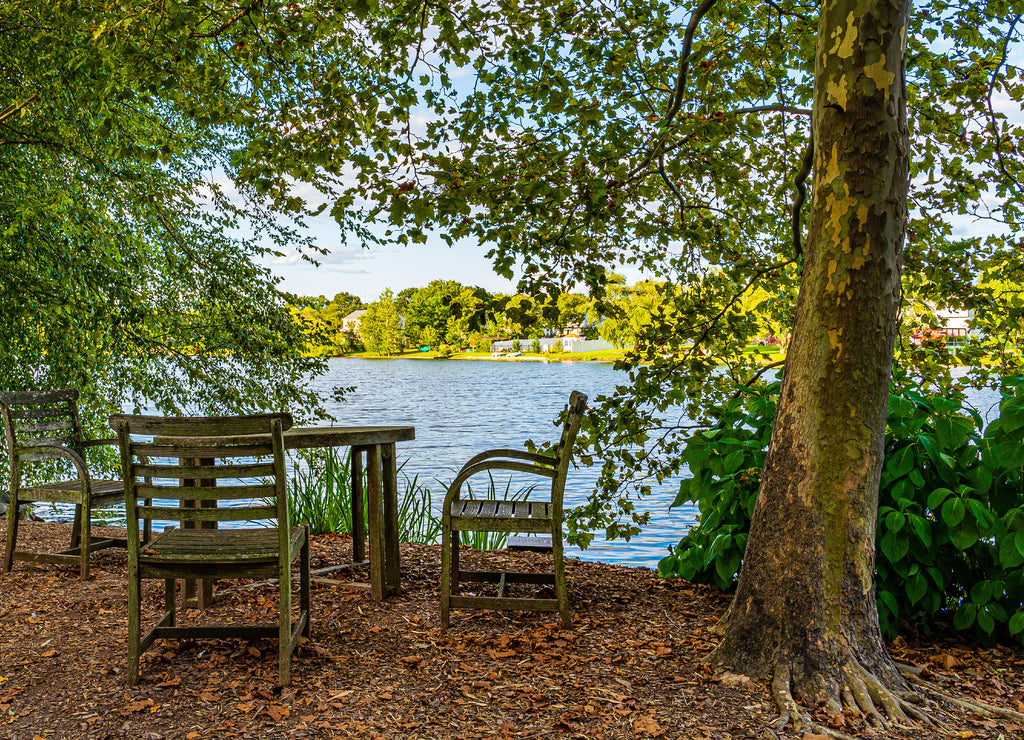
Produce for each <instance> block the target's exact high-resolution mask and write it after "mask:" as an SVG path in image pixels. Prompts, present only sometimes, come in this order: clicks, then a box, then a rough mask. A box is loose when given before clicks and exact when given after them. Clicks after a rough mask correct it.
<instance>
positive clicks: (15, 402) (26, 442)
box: [0, 390, 148, 581]
mask: <svg viewBox="0 0 1024 740" xmlns="http://www.w3.org/2000/svg"><path fill="white" fill-rule="evenodd" d="M77 401H78V391H77V390H60V391H41V392H37V391H20V392H17V391H8V392H0V414H2V416H3V422H4V436H5V437H6V438H7V455H8V459H9V460H10V466H11V468H10V473H11V478H10V501H9V503H8V506H7V545H6V547H5V548H4V563H3V566H4V572H5V573H8V572H10V570H11V568H12V567H13V566H14V561H15V560H27V561H30V562H36V563H62V564H68V565H78V566H79V573H80V575H81V578H82V580H83V581H84V580H86V579H87V578H88V577H89V555H90V554H91V553H93V552H95V551H96V550H100V549H103V548H105V547H111V546H119V547H124V546H125V544H126V543H125V540H124V539H123V538H114V539H110V538H106V539H99V538H93V537H92V529H91V524H92V512H93V509H96V508H99V507H103V506H109V505H120V504H123V503H124V485H123V484H122V483H121V481H119V480H105V479H104V480H101V479H98V478H93V477H92V475H90V473H89V466H88V464H87V462H86V450H87V449H89V448H93V447H97V446H100V445H114V444H117V440H116V439H96V440H83V439H82V427H81V424H80V423H79V419H78V405H77V403H76V402H77ZM60 460H67V461H70V463H71V466H72V467H73V468H74V471H75V474H76V475H75V477H73V478H71V479H70V480H58V481H56V482H53V483H44V484H40V485H31V486H30V485H24V481H23V478H24V477H25V473H26V468H27V465H26V464H31V463H36V462H40V461H45V463H46V464H48V465H49V466H51V467H53V466H54V462H55V461H60ZM46 472H49V471H46ZM58 477H59V476H58ZM65 477H66V476H65ZM37 501H38V502H44V503H50V504H55V503H65V504H74V506H75V521H74V526H73V527H72V529H71V545H70V547H69V549H67V550H63V551H60V552H56V553H53V552H50V553H43V552H32V551H28V550H19V549H18V547H17V542H18V509H19V507H21V506H23V505H25V504H28V503H32V502H37ZM147 531H148V530H147Z"/></svg>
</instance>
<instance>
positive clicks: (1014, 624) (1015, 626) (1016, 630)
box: [1009, 609, 1024, 635]
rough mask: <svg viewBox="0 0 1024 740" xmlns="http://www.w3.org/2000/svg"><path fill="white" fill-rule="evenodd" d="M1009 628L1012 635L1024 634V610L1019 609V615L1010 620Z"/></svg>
mask: <svg viewBox="0 0 1024 740" xmlns="http://www.w3.org/2000/svg"><path fill="white" fill-rule="evenodd" d="M1009 628H1010V634H1011V635H1017V634H1020V633H1021V632H1024V609H1018V610H1017V613H1016V614H1014V615H1013V616H1012V617H1011V618H1010V624H1009Z"/></svg>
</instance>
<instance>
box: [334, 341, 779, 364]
mask: <svg viewBox="0 0 1024 740" xmlns="http://www.w3.org/2000/svg"><path fill="white" fill-rule="evenodd" d="M628 351H629V350H626V349H605V350H597V351H594V352H541V353H535V352H474V351H466V352H452V353H445V352H439V351H437V350H431V351H429V352H423V351H421V350H419V349H406V350H401V351H398V352H393V353H392V354H389V355H379V354H377V353H375V352H346V353H340V354H331V355H322V356H323V357H326V359H339V358H340V359H360V360H470V361H480V360H484V361H490V362H544V363H551V362H569V363H571V362H619V361H622V360H624V359H625V358H626V354H627V353H628ZM745 353H746V354H756V353H761V354H762V355H763V356H764V358H763V359H764V361H765V362H776V361H778V360H781V359H784V358H785V354H783V353H782V352H780V351H779V348H778V347H761V346H757V345H752V346H750V347H748V348H747V349H746V350H745Z"/></svg>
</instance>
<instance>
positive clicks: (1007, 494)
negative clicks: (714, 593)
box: [659, 375, 1024, 639]
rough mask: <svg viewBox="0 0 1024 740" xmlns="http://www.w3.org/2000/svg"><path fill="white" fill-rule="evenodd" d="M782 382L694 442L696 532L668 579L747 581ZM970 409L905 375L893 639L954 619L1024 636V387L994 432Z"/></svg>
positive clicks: (897, 436) (746, 399) (889, 525)
mask: <svg viewBox="0 0 1024 740" xmlns="http://www.w3.org/2000/svg"><path fill="white" fill-rule="evenodd" d="M778 390H779V384H778V383H772V384H765V385H760V386H757V387H743V388H740V389H739V393H738V395H737V396H736V397H735V398H734V399H733V400H732V401H730V402H729V403H728V404H726V405H725V406H721V407H717V408H716V409H715V415H716V417H717V422H716V423H715V425H714V426H713V427H712V428H711V429H710V430H708V431H705V432H701V433H698V434H697V435H695V436H694V437H692V438H691V439H690V440H689V441H688V442H687V444H686V447H685V449H684V451H683V460H684V462H685V463H686V464H687V465H688V466H689V469H690V473H691V475H692V477H691V478H688V479H686V480H684V481H683V482H682V484H681V485H680V490H679V495H678V496H677V497H676V501H675V505H676V506H678V505H680V504H683V503H687V502H692V503H696V504H697V506H698V508H699V511H700V515H699V517H698V521H697V525H696V526H695V527H694V528H693V529H692V530H690V532H689V533H688V534H687V535H686V536H685V537H684V538H683V539H682V541H681V542H680V543H679V545H678V546H677V547H676V548H675V550H674V551H673V552H672V554H670V555H669V556H668V557H666V558H664V559H663V560H662V561H661V563H660V565H659V573H660V574H661V575H662V576H666V577H671V576H681V577H683V578H685V579H687V580H691V581H696V582H700V583H710V584H713V585H715V586H717V587H718V588H721V589H727V588H730V587H731V586H732V585H733V584H734V583H735V580H736V576H737V574H738V572H739V567H740V563H741V560H742V556H743V551H744V548H745V546H746V540H747V532H748V531H749V527H750V517H751V514H752V512H753V509H754V502H755V499H756V497H757V490H758V485H759V482H760V471H761V467H762V466H763V464H764V459H765V452H766V450H767V447H768V442H769V439H770V437H771V426H772V421H773V419H774V415H775V399H776V397H777V394H778ZM983 426H984V424H983V421H982V419H981V417H980V416H979V415H978V413H977V412H976V411H974V410H973V409H970V408H966V407H965V406H964V405H963V404H962V403H961V401H959V400H957V399H955V398H950V397H946V396H943V395H933V394H928V393H926V392H924V391H922V390H921V389H920V387H918V386H917V385H916V384H914V383H912V382H911V381H910V379H909V378H907V377H905V376H899V375H898V376H897V378H896V380H895V381H894V391H893V394H892V395H891V396H890V399H889V419H888V427H887V430H886V443H885V464H884V468H883V471H882V479H881V486H880V491H879V509H878V529H877V533H876V548H877V550H876V580H875V583H876V592H877V602H878V612H879V617H880V619H881V624H882V630H883V632H884V633H885V634H886V636H888V637H890V638H891V637H894V636H895V635H896V634H897V633H898V632H899V631H900V629H901V628H905V627H916V628H921V629H929V628H932V627H934V626H935V625H936V624H937V623H938V622H942V623H948V622H949V620H950V619H952V623H953V626H954V627H955V628H956V629H958V630H966V629H974V630H975V631H976V632H977V633H978V635H979V636H980V637H982V638H983V639H989V638H991V637H992V636H993V635H994V634H995V633H996V632H997V631H1001V630H1003V629H1005V630H1006V631H1008V632H1009V633H1010V634H1012V635H1017V636H1018V637H1020V636H1024V378H1006V379H1004V391H1003V400H1002V402H1001V404H1000V415H999V417H998V418H997V419H995V420H993V421H992V422H991V423H990V424H989V425H988V427H987V428H983Z"/></svg>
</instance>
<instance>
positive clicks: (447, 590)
mask: <svg viewBox="0 0 1024 740" xmlns="http://www.w3.org/2000/svg"><path fill="white" fill-rule="evenodd" d="M452 534H453V533H452V532H449V531H448V528H447V527H445V528H443V529H442V530H441V629H443V630H444V629H448V608H449V605H450V601H451V587H452V574H451V565H452V551H451V541H450V540H451V537H452Z"/></svg>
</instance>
